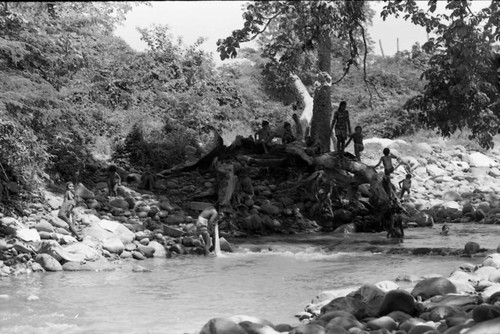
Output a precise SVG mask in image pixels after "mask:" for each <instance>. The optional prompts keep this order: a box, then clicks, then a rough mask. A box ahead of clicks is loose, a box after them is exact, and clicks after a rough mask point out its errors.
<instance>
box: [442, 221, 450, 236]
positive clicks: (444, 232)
mask: <svg viewBox="0 0 500 334" xmlns="http://www.w3.org/2000/svg"><path fill="white" fill-rule="evenodd" d="M440 234H441V235H448V234H450V227H449V226H448V225H447V224H446V223H444V225H443V227H442V228H441V233H440Z"/></svg>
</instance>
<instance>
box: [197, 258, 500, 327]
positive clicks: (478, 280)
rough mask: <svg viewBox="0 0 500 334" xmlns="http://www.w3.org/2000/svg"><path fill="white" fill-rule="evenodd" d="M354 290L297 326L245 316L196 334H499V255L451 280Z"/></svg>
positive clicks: (336, 295)
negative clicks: (405, 286) (409, 285)
mask: <svg viewBox="0 0 500 334" xmlns="http://www.w3.org/2000/svg"><path fill="white" fill-rule="evenodd" d="M401 280H406V281H410V282H413V283H414V284H412V286H411V287H409V288H401V287H400V285H399V284H398V282H399V283H400V281H398V280H397V281H396V282H394V281H382V282H378V283H376V284H365V285H362V286H361V287H359V288H357V289H347V290H346V289H343V290H333V291H323V292H321V293H319V294H318V295H317V296H316V297H314V298H313V300H312V302H311V304H309V305H306V306H305V308H304V311H302V312H299V313H297V314H296V317H297V318H298V319H299V320H300V324H299V325H294V326H291V325H289V324H273V323H272V322H270V321H269V320H267V319H259V318H255V317H252V316H246V315H235V316H233V317H230V318H214V319H210V320H209V321H208V322H207V323H206V324H205V325H204V326H203V327H202V328H201V329H200V331H199V332H197V333H196V334H277V333H289V334H349V333H353V334H368V333H370V334H389V333H391V334H396V333H397V334H424V333H425V334H442V333H446V334H458V333H462V334H493V333H500V254H499V253H492V254H490V255H488V256H486V257H485V258H484V260H483V261H482V263H480V264H479V265H474V264H470V263H464V264H463V265H461V266H460V267H459V268H457V269H456V270H455V271H453V272H452V273H451V275H450V276H449V277H443V276H427V277H423V278H421V279H418V278H417V277H416V276H415V277H402V278H401Z"/></svg>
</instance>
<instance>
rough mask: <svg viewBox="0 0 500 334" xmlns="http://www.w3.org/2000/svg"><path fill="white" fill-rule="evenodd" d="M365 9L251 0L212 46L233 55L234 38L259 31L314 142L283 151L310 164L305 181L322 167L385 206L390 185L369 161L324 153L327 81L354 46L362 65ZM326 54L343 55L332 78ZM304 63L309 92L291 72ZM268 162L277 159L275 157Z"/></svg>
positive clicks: (350, 59) (353, 55) (360, 4)
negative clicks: (235, 26) (316, 147)
mask: <svg viewBox="0 0 500 334" xmlns="http://www.w3.org/2000/svg"><path fill="white" fill-rule="evenodd" d="M370 15H371V14H370V9H369V7H368V4H367V3H366V2H365V1H315V2H306V1H272V2H258V1H256V2H253V3H250V4H249V5H248V6H247V10H246V11H245V12H244V14H243V18H244V20H245V22H244V27H243V28H242V29H239V30H235V31H233V33H232V35H231V36H229V37H227V38H225V39H220V40H218V42H217V46H218V51H219V53H220V57H221V59H222V60H224V59H228V58H234V57H236V55H237V49H238V48H239V46H240V43H244V42H248V41H250V40H252V39H255V38H257V37H258V36H261V37H262V38H261V44H263V50H264V55H266V56H267V57H268V58H269V59H270V64H272V66H274V68H275V69H276V71H277V72H279V73H280V74H281V76H282V77H285V78H286V77H287V78H288V79H289V80H290V83H291V85H292V86H293V87H295V89H296V91H297V95H298V96H299V98H300V99H302V102H303V103H302V104H303V106H304V111H303V113H302V116H301V117H300V122H301V123H302V126H303V133H305V132H306V127H309V126H310V136H311V137H312V138H315V139H316V140H317V141H318V142H319V143H320V152H319V153H321V154H320V155H309V154H308V153H306V150H305V149H304V147H303V146H300V145H299V146H297V145H288V146H287V147H286V148H285V152H286V154H288V155H291V156H294V157H295V158H298V159H299V160H301V161H302V162H305V164H306V165H307V166H313V167H314V169H316V171H314V172H313V174H312V175H311V177H308V178H307V179H306V180H310V182H317V180H318V178H317V177H315V176H316V175H317V174H318V173H322V175H324V176H326V178H327V179H329V180H331V181H332V182H334V183H336V184H342V185H343V188H344V189H350V191H349V193H350V194H354V193H356V190H357V188H358V186H359V185H360V184H363V183H368V184H370V187H371V191H372V196H371V198H370V202H371V204H372V205H373V207H376V208H382V207H384V208H386V207H388V206H389V196H388V193H390V191H391V189H390V186H389V185H387V184H386V185H385V186H386V188H384V183H383V181H384V179H383V178H382V177H380V176H379V175H378V174H377V173H376V171H375V170H374V169H373V168H372V167H370V166H367V165H365V164H363V163H360V162H357V161H354V160H351V159H348V158H343V157H339V156H338V155H337V154H335V153H330V138H331V129H330V120H331V118H332V100H331V96H332V85H333V84H335V83H336V82H339V81H340V80H342V79H343V78H344V77H345V76H346V75H347V74H348V72H349V69H350V67H351V66H352V65H355V66H357V65H358V58H359V56H360V50H362V51H363V53H364V59H363V64H364V65H366V54H367V53H368V46H367V42H366V41H367V38H366V36H365V25H366V24H367V23H369V16H370ZM311 55H312V57H313V59H314V61H311V59H309V62H307V61H304V57H307V56H309V57H311ZM332 57H339V58H342V59H343V61H344V68H343V72H342V73H335V75H333V77H336V78H337V79H335V80H334V79H332V73H331V72H332V65H331V61H332ZM307 63H308V64H310V65H313V67H314V66H315V68H313V72H315V73H317V79H316V85H315V91H314V93H313V98H311V96H310V95H309V93H308V91H307V89H306V87H305V86H304V84H303V83H302V81H301V80H300V78H299V76H298V75H297V73H300V71H301V67H302V66H304V64H307ZM232 146H234V143H233V145H232ZM281 153H283V152H281ZM247 159H251V160H252V162H253V163H254V164H261V165H263V166H269V164H272V161H273V160H270V159H269V157H266V158H256V157H253V158H248V157H247ZM274 162H275V163H276V164H282V163H283V161H280V160H279V159H275V160H274ZM227 192H231V190H229V191H226V194H227ZM225 197H226V198H227V195H226V196H225ZM382 224H383V223H382Z"/></svg>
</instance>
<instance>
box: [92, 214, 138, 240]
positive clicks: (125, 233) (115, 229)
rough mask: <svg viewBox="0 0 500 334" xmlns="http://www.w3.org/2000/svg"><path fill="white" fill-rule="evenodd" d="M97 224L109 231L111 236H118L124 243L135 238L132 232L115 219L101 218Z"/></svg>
mask: <svg viewBox="0 0 500 334" xmlns="http://www.w3.org/2000/svg"><path fill="white" fill-rule="evenodd" d="M99 226H100V227H101V228H103V229H105V230H106V231H109V232H111V233H112V235H113V236H115V237H117V238H119V239H120V240H121V241H122V242H123V243H124V244H128V243H131V242H132V241H133V240H134V239H135V234H134V232H132V231H130V230H129V229H128V228H127V227H125V226H123V225H122V224H120V223H118V222H116V221H113V220H107V219H102V220H101V221H99Z"/></svg>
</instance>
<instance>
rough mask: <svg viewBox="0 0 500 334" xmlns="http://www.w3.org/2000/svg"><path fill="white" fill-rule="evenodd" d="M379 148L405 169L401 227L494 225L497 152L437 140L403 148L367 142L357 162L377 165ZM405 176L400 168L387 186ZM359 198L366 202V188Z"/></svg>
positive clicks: (498, 201) (498, 209) (498, 217)
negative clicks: (408, 185)
mask: <svg viewBox="0 0 500 334" xmlns="http://www.w3.org/2000/svg"><path fill="white" fill-rule="evenodd" d="M385 147H388V148H389V149H390V150H391V153H393V154H394V155H396V156H397V157H399V158H401V160H402V161H403V162H405V163H406V164H408V165H409V166H410V167H411V174H412V189H411V195H410V196H409V197H408V196H406V197H405V198H404V199H403V204H404V206H405V207H406V209H407V211H408V212H409V215H408V217H406V219H405V222H406V224H407V225H409V226H423V227H425V226H432V225H433V224H434V223H436V222H439V223H468V222H471V223H484V224H495V223H497V222H500V197H499V196H498V195H497V194H498V193H500V182H498V181H497V178H498V177H499V176H500V168H499V166H500V164H499V161H498V158H497V156H498V154H499V153H500V152H499V151H498V149H493V150H490V151H488V152H485V153H481V152H479V151H471V150H468V149H466V148H465V147H464V146H462V145H450V144H449V143H448V142H447V141H445V140H443V139H436V140H434V142H431V143H424V142H419V143H408V142H406V141H403V140H390V139H381V138H371V139H367V140H365V152H364V153H363V155H362V162H364V163H365V164H367V165H375V164H377V162H378V159H379V158H380V157H381V156H382V150H383V149H384V148H385ZM406 174H407V171H406V170H405V169H404V168H403V167H399V168H397V169H396V171H395V172H394V173H393V176H392V182H393V184H394V185H395V186H396V187H397V185H398V183H399V181H401V180H403V179H404V178H405V176H406ZM360 193H361V195H362V196H363V195H364V196H366V197H368V196H369V189H368V185H366V186H365V185H363V187H361V191H360ZM357 219H358V220H359V219H363V218H362V217H358V218H357Z"/></svg>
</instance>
